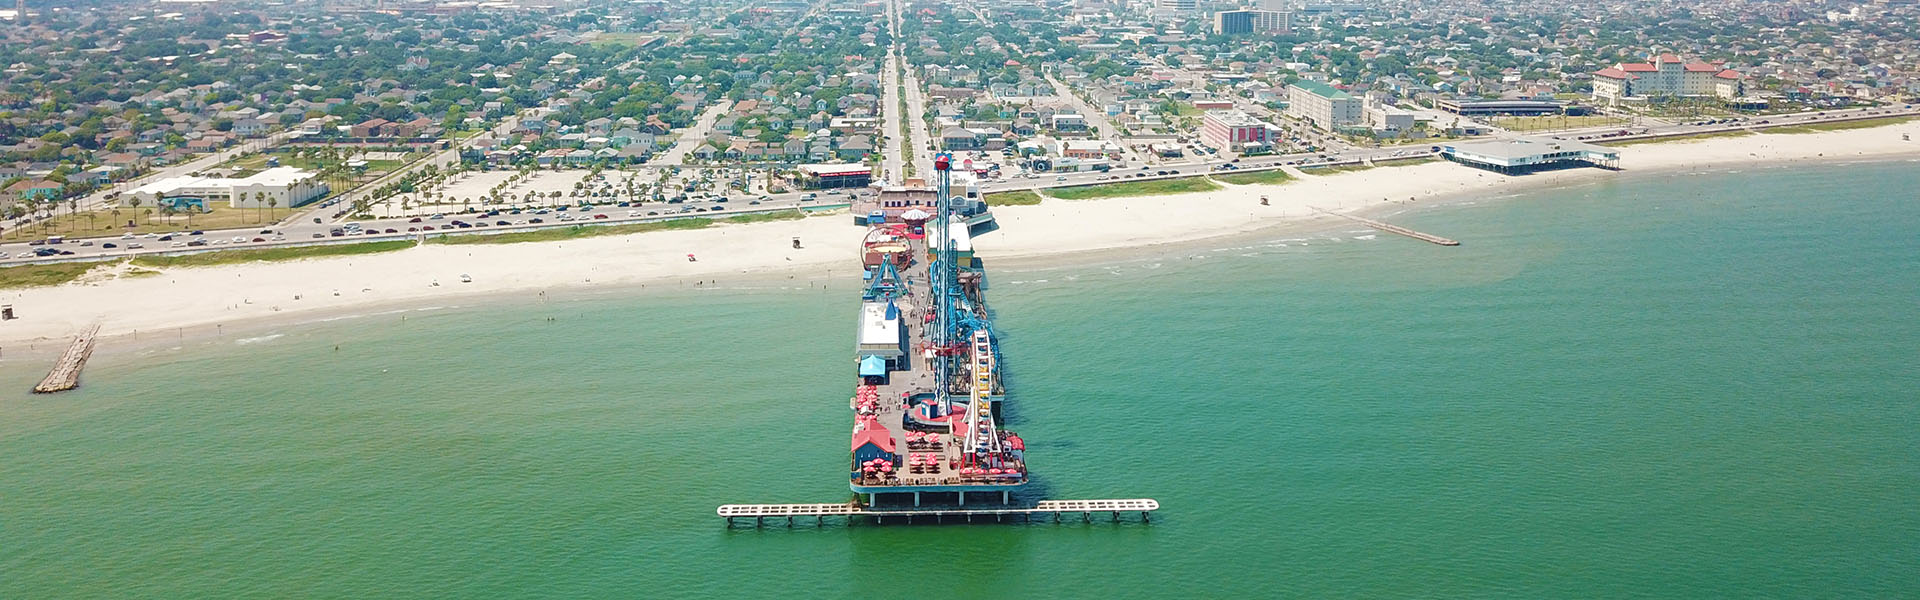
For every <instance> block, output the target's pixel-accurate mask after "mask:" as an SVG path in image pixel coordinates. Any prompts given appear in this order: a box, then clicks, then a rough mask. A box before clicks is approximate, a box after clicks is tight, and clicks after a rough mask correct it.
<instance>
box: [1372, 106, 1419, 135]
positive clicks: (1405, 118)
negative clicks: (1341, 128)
mask: <svg viewBox="0 0 1920 600" xmlns="http://www.w3.org/2000/svg"><path fill="white" fill-rule="evenodd" d="M1366 117H1367V126H1368V127H1372V128H1373V129H1374V131H1379V132H1384V133H1395V134H1397V133H1400V132H1402V131H1407V130H1409V129H1413V113H1411V112H1407V110H1406V109H1402V108H1400V107H1397V106H1390V105H1386V104H1375V105H1371V106H1368V107H1367V109H1366Z"/></svg>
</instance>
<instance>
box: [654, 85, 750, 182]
mask: <svg viewBox="0 0 1920 600" xmlns="http://www.w3.org/2000/svg"><path fill="white" fill-rule="evenodd" d="M732 109H733V101H732V100H721V101H720V102H719V103H716V104H714V105H713V106H709V107H707V110H706V111H705V112H702V113H700V118H698V119H695V120H694V122H693V126H691V127H688V128H686V129H685V130H682V131H681V132H680V138H679V139H677V140H674V142H673V147H672V148H668V149H667V151H666V152H663V153H661V154H660V156H659V157H658V158H655V159H653V160H649V161H647V164H649V165H658V166H663V167H673V166H679V165H681V164H684V163H686V162H687V154H688V153H691V152H693V151H694V149H696V148H699V147H700V144H703V143H706V141H707V134H709V133H713V124H714V122H716V121H719V120H720V117H721V115H725V114H727V111H729V110H732Z"/></svg>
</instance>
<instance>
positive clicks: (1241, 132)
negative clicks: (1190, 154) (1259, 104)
mask: <svg viewBox="0 0 1920 600" xmlns="http://www.w3.org/2000/svg"><path fill="white" fill-rule="evenodd" d="M1200 142H1201V143H1203V144H1206V145H1207V146H1209V147H1212V148H1214V149H1216V150H1229V149H1233V148H1238V147H1240V146H1242V145H1245V144H1250V143H1253V144H1264V143H1267V124H1266V123H1265V122H1263V121H1261V120H1259V119H1255V118H1253V117H1251V116H1248V115H1247V113H1244V112H1240V111H1237V110H1210V111H1207V114H1206V115H1205V116H1204V117H1202V118H1201V119H1200Z"/></svg>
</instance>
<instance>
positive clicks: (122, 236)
mask: <svg viewBox="0 0 1920 600" xmlns="http://www.w3.org/2000/svg"><path fill="white" fill-rule="evenodd" d="M135 237H138V236H135V235H133V232H131V231H129V232H126V233H123V234H120V239H123V240H130V239H133V238H135Z"/></svg>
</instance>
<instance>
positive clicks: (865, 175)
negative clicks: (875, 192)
mask: <svg viewBox="0 0 1920 600" xmlns="http://www.w3.org/2000/svg"><path fill="white" fill-rule="evenodd" d="M797 169H798V170H799V171H800V186H801V187H805V188H808V189H831V188H850V187H867V184H870V183H873V168H872V167H868V166H866V165H857V164H855V165H800V166H799V167H797Z"/></svg>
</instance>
